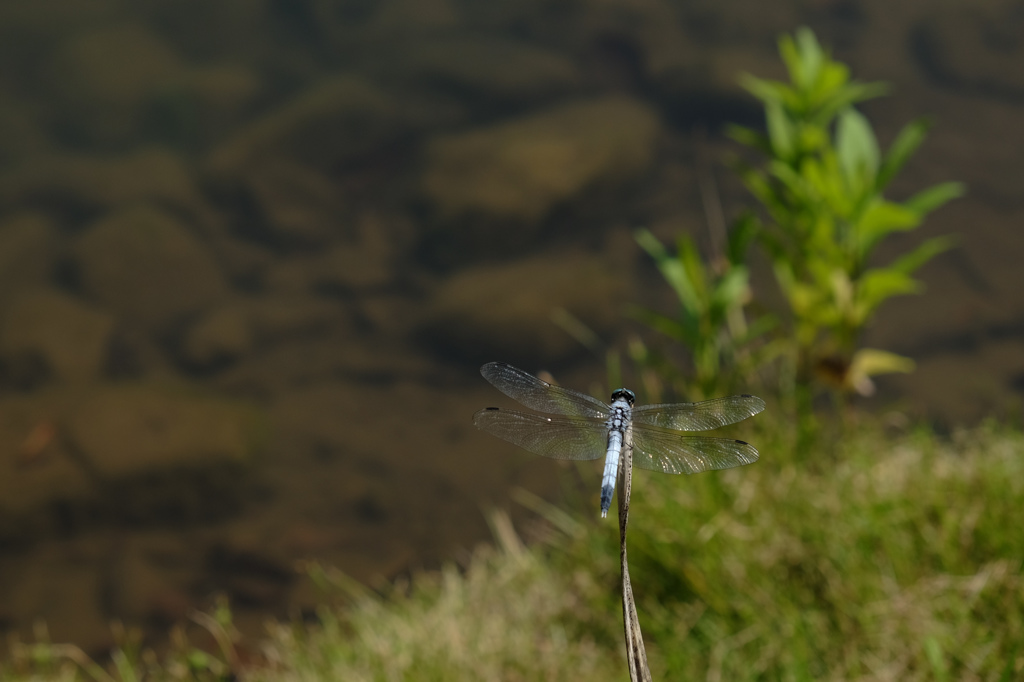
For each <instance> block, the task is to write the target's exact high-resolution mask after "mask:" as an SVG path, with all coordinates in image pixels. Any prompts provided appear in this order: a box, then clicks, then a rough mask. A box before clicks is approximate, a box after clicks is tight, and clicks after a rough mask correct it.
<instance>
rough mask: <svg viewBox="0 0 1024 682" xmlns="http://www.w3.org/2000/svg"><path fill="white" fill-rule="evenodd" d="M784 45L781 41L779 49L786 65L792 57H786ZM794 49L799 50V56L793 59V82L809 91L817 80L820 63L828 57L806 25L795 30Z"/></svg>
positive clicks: (791, 71)
mask: <svg viewBox="0 0 1024 682" xmlns="http://www.w3.org/2000/svg"><path fill="white" fill-rule="evenodd" d="M784 47H785V43H781V44H780V46H779V51H780V53H782V58H783V59H784V60H786V65H787V66H789V64H790V60H791V59H792V57H790V58H788V59H787V57H786V54H785V53H784V51H783V48H784ZM790 49H791V48H790ZM796 49H797V51H798V52H799V58H798V59H797V60H795V62H796V64H797V73H796V74H795V76H796V77H795V78H793V82H794V83H795V84H796V85H797V87H799V88H800V89H801V90H804V91H809V90H811V89H812V88H813V87H814V84H815V83H816V82H817V80H818V74H819V73H820V72H821V67H822V64H823V63H824V62H825V61H826V60H827V59H828V57H827V56H826V55H825V53H824V52H823V51H822V49H821V45H819V44H818V39H817V38H816V37H815V36H814V31H812V30H811V29H809V28H807V27H806V26H801V27H800V28H798V29H797V30H796ZM790 73H791V74H792V73H793V70H792V69H790Z"/></svg>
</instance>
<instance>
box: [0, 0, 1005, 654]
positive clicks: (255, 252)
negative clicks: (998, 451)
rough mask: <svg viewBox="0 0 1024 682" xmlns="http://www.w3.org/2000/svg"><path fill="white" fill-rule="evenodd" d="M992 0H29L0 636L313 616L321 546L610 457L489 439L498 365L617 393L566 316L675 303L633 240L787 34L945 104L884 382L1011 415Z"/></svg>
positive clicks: (441, 555)
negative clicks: (480, 429) (558, 453)
mask: <svg viewBox="0 0 1024 682" xmlns="http://www.w3.org/2000/svg"><path fill="white" fill-rule="evenodd" d="M997 5H998V3H997ZM997 5H991V6H986V7H985V8H977V9H976V8H972V7H971V6H969V5H967V4H965V5H964V6H963V7H962V8H955V7H952V6H950V7H946V8H944V9H942V10H941V11H940V12H935V11H934V9H933V8H931V6H930V4H929V3H924V2H919V3H914V2H911V3H903V4H901V5H899V7H893V6H892V3H884V2H880V1H876V0H872V1H864V2H815V3H796V2H793V3H759V2H740V1H739V0H736V1H734V2H726V3H721V2H716V3H712V2H698V3H671V2H658V1H654V2H649V3H643V4H639V5H638V4H635V3H626V2H621V3H619V2H610V3H593V2H582V1H580V2H533V3H522V2H501V1H498V2H469V1H466V2H454V1H451V2H449V1H447V0H429V1H427V2H422V1H416V2H406V1H402V0H395V1H393V2H382V3H361V2H352V1H336V2H332V1H328V2H312V1H309V2H305V1H301V0H299V1H296V2H268V1H263V0H249V1H233V2H205V1H204V2H199V1H184V2H174V3H148V4H146V5H145V6H144V7H141V8H140V6H138V5H137V3H123V2H119V1H117V0H95V1H93V2H84V3H83V2H79V1H77V0H45V1H40V0H8V2H5V3H4V4H3V6H2V7H0V53H2V59H0V552H2V553H0V629H4V630H8V631H13V632H21V633H27V632H29V631H30V629H31V626H32V623H33V622H34V621H36V620H37V619H44V620H45V621H46V622H47V623H48V624H49V628H50V631H51V633H52V635H53V637H54V638H55V639H57V640H62V641H63V640H70V641H75V642H77V643H79V644H81V645H83V646H84V647H86V648H87V649H89V650H101V649H102V648H103V647H105V646H106V645H107V644H108V643H109V642H110V637H111V635H110V632H109V629H108V628H107V623H108V622H109V621H110V620H111V619H115V618H117V619H121V620H124V621H125V622H127V623H129V624H133V625H138V626H140V627H145V628H147V629H148V631H149V632H150V633H151V636H152V637H154V638H159V637H160V633H161V632H163V631H164V630H165V629H166V628H167V627H168V626H169V625H170V624H172V623H174V622H175V621H178V620H180V619H182V618H183V617H185V616H186V615H187V613H188V612H189V610H190V609H192V608H194V607H195V606H202V605H206V604H209V603H210V601H211V600H212V599H213V597H214V596H215V595H216V594H218V593H224V594H227V595H228V596H229V597H230V599H231V600H232V603H233V604H234V605H235V607H236V609H237V611H238V613H239V617H240V619H241V623H242V625H243V626H244V627H245V629H247V630H248V631H250V632H254V631H258V629H259V622H260V621H261V619H262V618H264V617H265V616H267V615H274V616H278V617H291V616H296V615H301V614H302V613H303V612H304V611H308V610H309V609H311V608H312V607H313V606H314V605H315V604H316V603H317V600H318V598H319V596H318V595H317V594H316V593H315V591H314V590H313V589H312V588H311V586H310V585H309V584H308V581H306V580H305V579H304V578H303V577H302V575H301V573H299V572H297V570H296V562H297V561H299V560H304V559H316V560H322V561H325V562H329V563H332V564H335V565H337V566H339V567H340V568H342V569H343V570H345V571H347V572H349V573H350V574H352V575H353V576H355V577H356V578H358V579H360V580H365V581H373V580H376V579H382V578H387V577H390V576H394V575H396V574H399V573H402V572H405V571H409V570H411V569H414V568H416V567H421V566H432V565H436V564H437V562H439V561H441V560H443V559H445V558H447V557H452V556H457V555H458V554H459V552H460V551H462V550H463V549H465V548H467V547H470V546H472V545H473V544H474V543H476V542H480V541H484V540H486V539H487V537H488V531H487V528H486V524H485V523H484V517H483V513H482V509H483V508H486V506H488V505H492V504H499V505H505V504H508V492H509V490H510V489H511V488H512V487H514V486H519V485H521V486H525V487H527V488H529V489H531V490H533V491H535V492H539V493H542V494H548V495H554V494H559V493H560V491H561V492H564V486H565V485H569V486H570V487H572V486H573V485H575V482H576V481H578V478H579V477H580V476H584V477H585V476H588V475H592V476H593V477H594V478H595V479H596V476H597V475H598V472H597V471H596V469H595V470H594V471H593V472H591V473H589V474H588V473H587V472H586V470H584V472H583V473H579V472H578V471H577V470H576V469H574V468H567V469H565V468H563V469H559V468H558V466H557V465H555V464H552V463H551V462H537V461H534V460H533V459H531V458H529V457H528V456H526V455H521V454H519V453H516V452H514V451H513V449H512V448H511V447H506V446H504V445H500V444H495V443H494V442H492V441H490V440H488V439H487V438H486V437H484V436H482V435H480V434H477V433H476V432H474V431H472V429H471V426H470V415H471V414H472V413H473V412H474V411H475V410H476V409H478V408H479V407H482V406H484V405H487V404H493V403H494V402H496V400H497V398H496V396H495V395H494V394H493V392H492V390H491V389H490V387H488V386H487V385H486V384H485V383H484V382H483V381H482V380H481V379H480V378H479V376H478V375H477V373H476V367H477V366H478V365H479V363H480V362H481V361H485V360H491V359H502V360H507V361H510V362H514V363H516V364H519V365H521V366H524V367H526V368H529V369H530V370H537V369H541V368H547V369H552V370H555V371H557V372H558V374H559V378H560V379H562V380H563V381H564V382H565V383H567V384H570V385H573V386H576V387H578V388H597V389H598V392H603V390H604V387H603V386H600V384H599V383H598V382H599V380H600V377H603V370H602V368H601V366H600V362H599V361H598V360H596V359H594V357H593V356H592V355H591V354H590V353H589V352H588V351H586V350H584V349H582V347H581V346H580V345H579V344H578V342H577V341H576V340H574V339H573V338H571V337H570V336H569V335H568V334H567V333H566V332H565V331H564V330H562V329H561V328H560V327H558V326H557V325H555V324H554V323H553V322H552V321H551V311H552V309H554V308H564V309H567V310H569V311H571V312H572V313H573V314H574V315H575V316H577V317H579V318H580V319H581V320H583V321H584V322H585V323H586V324H587V325H588V326H590V327H591V328H592V329H594V330H595V331H596V332H597V333H598V334H599V335H600V336H601V337H602V338H603V339H605V340H607V341H608V342H609V343H614V342H616V341H619V340H621V339H622V338H624V337H625V335H626V334H627V332H628V331H629V328H628V323H626V322H624V317H623V308H624V305H625V304H626V303H628V302H643V303H645V304H647V305H663V306H665V307H666V309H669V308H668V306H669V305H670V304H671V301H670V299H669V298H668V294H667V292H663V291H661V289H660V288H659V287H658V283H657V279H656V277H655V276H654V275H653V274H652V273H651V271H650V269H649V267H648V265H647V264H646V262H645V259H644V258H643V257H642V256H641V254H640V252H639V250H638V249H637V248H636V247H635V245H634V243H633V241H632V238H631V236H630V230H631V229H632V228H634V227H636V226H640V225H644V226H648V227H650V228H651V229H652V230H653V231H655V232H656V233H657V234H658V235H659V236H661V237H662V238H664V239H666V240H668V239H670V238H671V237H672V236H673V235H674V234H675V233H677V232H679V231H688V232H690V233H693V234H697V235H703V230H704V228H703V225H704V222H705V218H704V215H703V209H702V207H701V203H700V195H699V192H698V189H697V182H696V178H697V171H696V168H697V165H698V160H699V159H704V160H707V159H711V160H712V161H713V162H715V163H717V162H718V161H719V160H720V159H721V158H723V154H724V151H725V149H726V148H727V144H726V143H724V142H723V141H722V140H721V138H720V136H719V134H718V131H719V130H720V128H721V126H722V124H723V123H725V122H727V121H734V122H735V121H738V122H743V123H748V124H756V123H757V121H758V117H759V113H758V109H757V107H756V105H755V104H754V102H753V101H752V100H750V99H749V98H747V97H746V96H745V95H744V94H743V93H742V91H741V90H740V89H739V88H738V87H737V86H736V85H735V75H736V73H737V72H738V71H740V70H746V71H752V72H756V73H759V74H762V75H766V76H780V75H781V67H780V65H779V63H778V60H777V58H776V56H775V48H774V40H775V36H776V35H777V34H778V33H779V32H781V31H788V30H792V29H794V28H795V27H796V26H798V25H800V24H801V23H807V24H809V25H811V26H812V27H813V28H814V29H815V30H816V31H818V33H819V36H820V37H821V38H822V40H823V41H825V42H827V43H830V44H832V45H834V46H835V47H836V52H837V56H839V57H840V58H842V59H844V60H847V61H848V62H849V63H851V65H852V66H853V68H854V71H855V73H857V74H859V75H861V77H862V78H864V79H884V80H887V81H890V82H892V83H893V84H894V85H895V86H896V87H895V96H893V97H890V98H889V99H886V100H882V101H879V102H876V103H872V104H870V105H869V106H868V107H867V108H866V109H867V111H868V114H869V115H870V116H871V117H872V119H873V120H874V121H875V122H876V125H877V126H878V128H879V130H880V132H881V134H882V135H883V136H884V139H886V140H887V139H891V136H892V135H893V134H894V132H895V131H896V130H897V129H898V127H899V126H900V125H902V124H903V123H904V122H906V121H907V120H909V119H910V118H912V117H915V116H918V115H923V114H933V115H935V117H936V123H937V125H936V128H935V130H934V133H933V135H932V137H931V138H930V139H929V141H928V143H926V145H925V147H924V150H923V151H922V152H921V154H920V155H919V157H917V159H916V160H915V161H914V162H913V164H912V165H911V166H910V167H909V168H908V170H907V172H906V174H905V176H904V177H903V178H902V179H901V181H900V184H899V187H898V188H897V191H899V192H905V193H906V194H909V193H910V192H912V191H915V190H916V189H919V188H921V187H924V186H927V185H929V184H931V183H934V182H937V181H941V180H948V179H957V180H964V181H966V182H967V183H968V185H969V187H970V191H971V194H970V196H969V197H968V198H967V199H965V200H962V201H960V202H957V203H955V204H953V205H951V206H950V207H949V208H948V209H946V210H944V211H942V212H940V213H939V214H937V215H936V217H935V218H934V219H933V220H932V221H931V222H930V223H929V225H928V227H927V228H925V229H924V230H923V232H926V233H927V235H933V234H941V233H954V234H960V235H962V239H961V242H960V247H959V248H958V250H956V251H955V252H952V253H950V254H947V255H944V256H942V257H940V258H939V259H937V260H936V261H935V262H934V263H933V264H931V265H930V266H929V268H928V269H927V270H926V271H925V273H924V277H925V279H926V280H927V282H928V285H929V293H928V294H927V295H925V296H922V297H916V298H906V299H902V300H898V301H895V302H894V303H893V304H892V305H890V306H889V307H888V308H887V309H885V311H884V312H883V314H882V316H881V318H880V320H879V324H878V325H877V326H876V327H875V328H874V329H872V330H871V332H870V339H869V342H870V345H877V346H879V347H883V348H890V349H892V350H895V351H898V352H901V353H905V354H908V355H911V356H914V357H915V358H916V359H917V360H918V361H919V370H918V372H917V373H915V374H914V375H910V376H907V377H899V378H897V379H893V380H891V381H889V382H887V383H886V384H884V386H883V389H884V390H883V395H882V396H881V397H880V398H878V399H877V401H876V402H877V404H878V405H883V404H888V403H890V402H891V401H893V400H895V401H897V404H898V405H900V406H902V408H903V409H907V410H908V411H910V412H912V413H914V414H918V415H932V416H938V417H940V418H944V419H950V420H958V419H963V420H972V419H976V418H978V417H979V416H981V415H983V414H985V413H987V412H989V411H991V410H1000V409H1005V406H1006V405H1007V404H1012V401H1013V400H1015V399H1017V398H1019V392H1020V390H1021V386H1022V385H1024V382H1022V380H1021V377H1024V353H1021V350H1022V348H1021V346H1022V341H1024V339H1022V334H1021V324H1020V320H1021V319H1024V318H1022V315H1024V299H1021V298H1020V296H1019V294H1018V292H1019V290H1020V286H1021V285H1022V284H1024V280H1022V277H1021V274H1020V268H1019V265H1018V264H1019V263H1020V262H1021V260H1022V257H1024V240H1021V239H1020V238H1019V236H1018V229H1017V224H1018V221H1019V218H1020V213H1021V212H1022V208H1024V206H1022V200H1021V198H1020V192H1019V189H1018V184H1019V183H1018V182H1017V180H1016V178H1019V177H1020V168H1019V164H1020V159H1021V158H1022V155H1021V153H1020V150H1021V146H1022V142H1024V140H1022V135H1024V133H1022V132H1021V131H1024V126H1021V125H1020V118H1021V113H1022V112H1021V105H1020V102H1021V101H1024V98H1022V95H1024V82H1020V81H1019V78H1018V77H1017V75H1016V74H1018V73H1019V72H1020V70H1019V69H1011V68H1004V66H1005V65H1007V64H1018V63H1019V62H1020V60H1021V58H1022V57H1024V54H1022V53H1021V50H1020V49H1018V48H1017V47H1015V46H1016V45H1017V44H1018V43H1019V42H1020V41H1016V42H1015V40H1009V38H1013V37H1014V36H1016V33H1015V31H1016V32H1019V31H1018V30H1017V28H1015V27H1016V26H1017V24H1016V23H1013V22H1012V21H1008V20H1006V17H1004V16H1003V14H1001V12H1002V13H1009V12H1010V11H1011V4H1010V3H1006V6H1005V8H1003V9H1000V7H998V6H997ZM1018 23H1019V22H1018ZM993 26H998V27H999V29H1000V31H1001V32H1002V33H1005V34H1006V36H1004V37H1008V42H1007V40H1004V41H1003V42H1002V43H999V44H998V45H997V44H996V43H995V42H993V40H995V39H994V38H992V36H991V30H989V29H991V28H992V27H993ZM1018 37H1019V36H1018ZM996 42H998V41H996ZM717 172H718V173H719V175H718V180H719V183H718V184H719V187H720V188H721V193H722V201H723V205H724V208H725V210H726V213H728V214H730V215H731V214H732V213H734V212H735V211H736V210H737V209H738V207H740V206H742V205H743V203H744V202H745V201H746V200H745V198H744V195H743V193H742V191H741V190H740V189H739V187H738V186H737V185H736V183H735V182H734V181H732V180H731V179H730V177H729V176H728V174H727V172H726V171H725V170H723V169H721V168H719V170H718V171H717ZM922 236H926V235H914V236H912V237H910V238H909V239H919V238H921V237H922ZM908 244H909V242H908V241H906V240H902V241H901V240H899V239H897V240H894V242H893V244H892V245H891V247H888V248H890V249H892V253H896V252H898V251H902V250H903V249H905V248H906V247H907V245H908ZM883 251H886V249H883ZM883 255H885V254H884V253H883ZM566 481H569V483H568V484H566ZM588 483H592V481H588ZM582 489H584V490H593V489H595V487H594V486H593V485H585V486H584V487H583V488H582Z"/></svg>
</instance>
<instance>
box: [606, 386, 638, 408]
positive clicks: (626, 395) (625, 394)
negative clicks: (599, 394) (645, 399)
mask: <svg viewBox="0 0 1024 682" xmlns="http://www.w3.org/2000/svg"><path fill="white" fill-rule="evenodd" d="M620 399H621V400H625V401H626V402H627V403H629V406H630V407H633V403H635V402H636V394H635V393H633V391H631V390H629V389H628V388H619V389H616V390H615V391H614V392H613V393H612V402H613V403H614V402H615V401H616V400H620Z"/></svg>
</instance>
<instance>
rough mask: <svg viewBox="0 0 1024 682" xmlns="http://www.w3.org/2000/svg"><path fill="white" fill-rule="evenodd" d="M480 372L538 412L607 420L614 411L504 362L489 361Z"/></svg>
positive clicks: (509, 394) (583, 395)
mask: <svg viewBox="0 0 1024 682" xmlns="http://www.w3.org/2000/svg"><path fill="white" fill-rule="evenodd" d="M480 374H482V375H483V377H484V379H487V381H489V382H491V383H492V384H493V385H494V387H495V388H497V389H498V390H499V391H501V392H502V393H504V394H505V395H507V396H508V397H509V398H512V399H513V400H515V401H517V402H519V403H522V404H523V405H525V406H526V407H529V408H530V409H531V410H537V411H538V412H548V413H550V414H567V415H571V416H578V417H596V418H600V419H606V418H607V417H608V413H609V412H610V411H611V408H610V407H609V406H608V405H606V404H605V403H603V402H601V401H600V400H598V399H597V398H593V397H591V396H589V395H586V394H585V393H577V392H576V391H570V390H569V389H568V388H562V387H561V386H555V385H553V384H549V383H548V382H546V381H542V380H540V379H538V378H537V377H535V376H533V375H532V374H527V373H526V372H524V371H523V370H521V369H518V368H516V367H513V366H512V365H508V364H505V363H504V362H488V363H487V364H486V365H484V366H483V367H481V368H480Z"/></svg>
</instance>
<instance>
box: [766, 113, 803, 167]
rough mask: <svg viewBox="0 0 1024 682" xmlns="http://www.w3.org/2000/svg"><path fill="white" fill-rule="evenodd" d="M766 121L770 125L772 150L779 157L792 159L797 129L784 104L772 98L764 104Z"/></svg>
mask: <svg viewBox="0 0 1024 682" xmlns="http://www.w3.org/2000/svg"><path fill="white" fill-rule="evenodd" d="M764 114H765V123H766V124H767V126H768V139H769V140H770V141H771V143H772V152H773V153H774V155H775V156H776V157H777V158H780V159H784V160H789V159H792V158H793V156H794V155H795V151H796V140H795V137H796V130H795V129H794V126H793V122H792V121H791V120H790V118H789V116H787V115H786V112H785V110H784V109H783V108H782V104H780V103H779V102H778V101H775V100H770V101H768V102H766V103H765V106H764Z"/></svg>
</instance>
